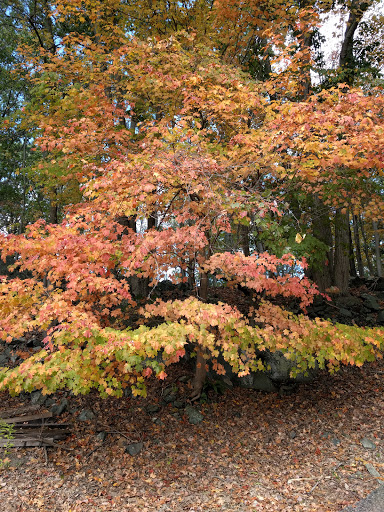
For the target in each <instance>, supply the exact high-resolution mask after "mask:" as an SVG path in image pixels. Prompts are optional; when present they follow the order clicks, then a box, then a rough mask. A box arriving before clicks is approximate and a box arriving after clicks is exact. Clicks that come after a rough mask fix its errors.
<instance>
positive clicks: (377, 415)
mask: <svg viewBox="0 0 384 512" xmlns="http://www.w3.org/2000/svg"><path fill="white" fill-rule="evenodd" d="M186 371H187V370H186V369H185V368H184V369H183V368H182V367H177V368H175V370H174V374H173V375H172V374H171V376H170V379H167V381H166V382H165V383H163V382H156V383H154V386H153V387H152V388H151V390H150V393H149V396H148V397H147V398H146V399H145V400H144V399H142V398H140V399H135V398H122V399H112V398H109V399H101V398H99V397H98V396H96V395H89V396H87V397H82V398H78V397H74V396H70V397H67V398H68V401H69V406H68V410H67V411H66V412H65V413H64V414H62V415H61V416H60V417H59V418H58V421H60V422H69V423H70V424H71V432H72V434H71V435H70V436H69V437H68V438H67V439H66V440H65V441H62V442H60V443H59V444H60V445H61V446H62V447H61V448H51V447H47V448H41V447H38V448H10V449H8V453H5V452H3V453H2V455H1V459H2V468H1V470H0V509H1V510H3V511H4V512H16V511H17V512H22V511H23V512H24V511H25V512H26V511H28V512H29V511H41V512H43V511H44V512H101V511H103V512H104V511H105V512H109V511H119V512H125V511H142V512H150V511H151V512H152V511H156V512H167V511H177V512H182V511H189V512H200V511H208V512H211V511H233V512H240V511H241V512H248V511H250V512H251V511H255V512H256V511H265V512H296V511H297V512H320V511H321V512H336V511H337V512H339V511H340V510H342V509H343V507H344V506H346V505H348V504H352V503H355V502H357V501H358V500H359V499H361V498H362V497H364V496H366V495H367V494H368V493H369V492H371V491H372V490H373V489H375V488H377V487H378V486H379V485H380V483H383V482H384V479H383V478H381V477H383V476H384V428H383V427H384V414H383V411H384V407H383V406H384V394H383V391H384V364H383V361H378V362H375V363H372V364H369V365H366V366H364V367H363V368H361V369H358V368H351V367H348V368H344V369H342V370H341V371H340V372H339V373H338V374H336V375H334V376H330V375H328V374H326V373H321V374H320V375H319V377H318V378H317V379H316V380H315V381H313V382H311V383H308V384H303V385H301V386H300V387H299V388H298V389H297V390H295V392H294V393H293V394H290V395H288V396H281V395H279V394H277V393H271V394H266V393H262V392H257V391H251V390H245V389H240V388H234V389H231V390H228V391H225V393H224V394H223V395H218V394H217V393H215V390H213V389H211V390H210V391H208V392H207V397H206V400H205V401H204V402H203V403H199V404H194V406H195V407H196V408H197V409H199V410H200V411H201V413H202V414H203V416H204V419H203V421H202V422H201V423H200V424H198V425H192V424H190V423H189V422H188V419H187V416H186V414H185V412H184V410H183V409H182V408H180V409H177V408H175V407H174V405H173V404H165V403H164V400H163V399H162V398H163V397H164V388H165V387H166V386H170V385H171V386H173V388H174V390H177V392H178V395H179V396H180V397H181V398H183V397H186V396H187V395H188V392H189V389H188V385H187V383H183V382H180V380H179V378H180V376H181V375H183V372H184V374H185V372H186ZM182 380H184V379H182ZM216 391H217V390H216ZM56 398H60V396H59V397H57V396H56ZM25 403H28V401H27V400H25V399H24V401H22V399H21V398H18V397H16V398H11V397H9V396H8V395H5V394H3V395H2V402H1V409H6V408H9V407H17V406H18V405H22V404H23V405H25ZM148 405H152V406H156V405H159V407H160V408H159V410H158V411H157V412H155V413H153V412H152V413H151V414H149V413H148V412H147V410H146V408H147V407H148ZM154 408H155V407H154ZM84 409H87V410H91V411H92V412H93V413H94V414H95V417H94V419H92V420H90V421H80V419H79V414H80V413H81V411H82V410H84ZM42 410H43V408H42ZM103 438H104V439H103ZM364 439H365V442H363V444H364V445H367V440H368V445H369V446H370V447H364V446H363V444H362V441H363V440H364ZM132 443H142V449H141V450H140V451H139V453H138V454H136V455H133V456H132V455H130V454H129V453H127V446H129V445H131V444H132ZM135 446H136V447H137V446H139V447H141V444H140V445H135ZM65 448H66V449H65ZM68 449H69V450H68ZM375 471H376V473H375ZM373 474H375V475H376V476H373ZM378 474H380V475H381V477H378Z"/></svg>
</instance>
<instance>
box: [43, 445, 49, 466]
mask: <svg viewBox="0 0 384 512" xmlns="http://www.w3.org/2000/svg"><path fill="white" fill-rule="evenodd" d="M43 450H44V456H45V465H46V466H48V450H47V447H46V446H43Z"/></svg>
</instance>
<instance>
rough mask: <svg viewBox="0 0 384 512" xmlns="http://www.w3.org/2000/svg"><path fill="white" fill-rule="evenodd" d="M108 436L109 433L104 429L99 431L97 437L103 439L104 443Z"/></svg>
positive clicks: (99, 439)
mask: <svg viewBox="0 0 384 512" xmlns="http://www.w3.org/2000/svg"><path fill="white" fill-rule="evenodd" d="M106 437H107V433H106V432H104V430H103V431H102V432H99V433H98V434H97V436H96V439H97V440H98V441H101V442H102V443H103V442H104V440H105V438H106Z"/></svg>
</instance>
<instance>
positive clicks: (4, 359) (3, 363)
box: [0, 351, 9, 366]
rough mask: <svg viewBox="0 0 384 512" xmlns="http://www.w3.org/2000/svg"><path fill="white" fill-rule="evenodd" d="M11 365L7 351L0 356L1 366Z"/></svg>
mask: <svg viewBox="0 0 384 512" xmlns="http://www.w3.org/2000/svg"><path fill="white" fill-rule="evenodd" d="M8 364H9V356H8V355H7V354H6V353H5V351H4V352H3V353H2V354H0V366H8Z"/></svg>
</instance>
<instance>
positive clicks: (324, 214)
mask: <svg viewBox="0 0 384 512" xmlns="http://www.w3.org/2000/svg"><path fill="white" fill-rule="evenodd" d="M313 203H314V207H313V215H312V233H313V236H314V237H316V238H317V239H318V240H320V242H323V243H324V244H326V245H328V247H329V251H328V252H327V254H326V259H325V260H324V263H323V265H322V268H318V267H317V266H315V267H311V268H310V269H309V277H310V278H311V279H312V280H313V281H314V282H315V283H316V284H317V286H318V288H319V290H320V291H321V292H325V290H326V289H327V288H329V287H330V286H332V274H333V253H332V246H333V237H332V229H331V221H330V212H329V207H328V206H326V205H325V204H324V203H323V202H322V201H321V200H320V199H319V197H318V196H314V197H313Z"/></svg>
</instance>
